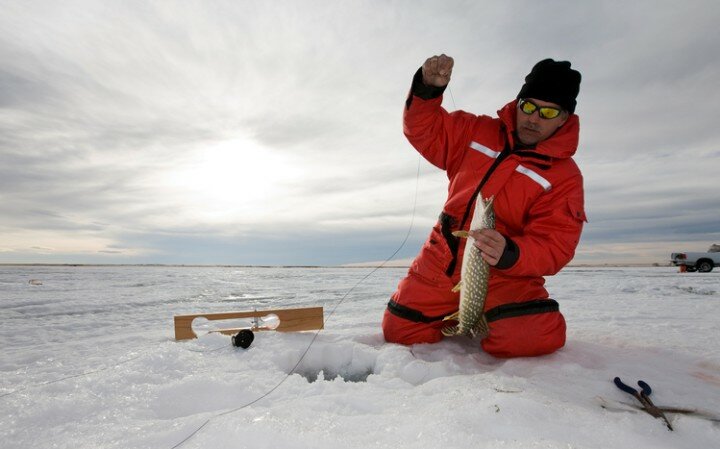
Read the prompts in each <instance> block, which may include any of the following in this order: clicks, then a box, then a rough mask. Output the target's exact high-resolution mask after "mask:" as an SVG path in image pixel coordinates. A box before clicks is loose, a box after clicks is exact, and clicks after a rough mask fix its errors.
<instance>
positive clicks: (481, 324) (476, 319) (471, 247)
mask: <svg viewBox="0 0 720 449" xmlns="http://www.w3.org/2000/svg"><path fill="white" fill-rule="evenodd" d="M494 199H495V197H494V196H492V197H490V198H489V199H487V200H484V199H483V198H482V195H478V199H477V202H476V204H475V212H474V213H473V219H472V221H471V222H470V229H471V230H473V231H476V230H479V229H495V211H494V208H493V201H494ZM453 235H454V236H455V237H460V238H465V239H466V240H465V253H464V254H463V260H462V267H461V270H460V282H459V283H458V284H457V285H456V286H455V287H453V289H452V290H453V291H454V292H457V291H459V292H460V305H459V308H458V311H457V312H455V313H453V314H451V315H448V316H446V317H445V318H444V319H443V320H444V321H447V320H455V321H457V323H458V324H457V325H454V326H453V325H450V326H446V327H444V328H442V329H441V332H442V334H443V335H444V336H446V337H452V336H455V335H469V336H471V337H473V338H474V337H480V338H485V337H487V336H488V334H489V333H490V327H489V326H488V323H487V319H486V317H485V313H483V309H484V308H485V298H486V297H487V292H488V283H489V280H490V265H488V263H487V262H486V261H485V260H484V259H483V258H482V256H481V254H480V253H481V252H480V250H479V249H478V248H477V247H476V246H475V239H474V238H472V237H471V236H470V234H469V231H455V232H453Z"/></svg>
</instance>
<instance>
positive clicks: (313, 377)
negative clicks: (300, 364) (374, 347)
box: [295, 368, 374, 383]
mask: <svg viewBox="0 0 720 449" xmlns="http://www.w3.org/2000/svg"><path fill="white" fill-rule="evenodd" d="M295 374H299V375H301V376H302V377H304V378H305V379H307V381H308V382H310V383H313V382H317V381H319V380H320V381H323V380H327V381H331V380H335V379H337V378H338V377H339V378H341V379H342V380H344V381H345V382H367V379H368V377H370V375H371V374H374V373H373V371H372V370H362V371H359V372H354V371H340V372H335V371H334V370H332V369H330V368H323V369H319V370H318V369H300V368H298V369H296V370H295Z"/></svg>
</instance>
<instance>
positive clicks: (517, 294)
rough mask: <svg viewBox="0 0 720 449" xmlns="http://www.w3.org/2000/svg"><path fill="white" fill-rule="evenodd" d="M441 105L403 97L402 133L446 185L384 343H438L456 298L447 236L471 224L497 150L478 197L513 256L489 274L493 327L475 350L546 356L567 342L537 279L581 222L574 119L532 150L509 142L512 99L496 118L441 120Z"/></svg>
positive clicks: (571, 246)
mask: <svg viewBox="0 0 720 449" xmlns="http://www.w3.org/2000/svg"><path fill="white" fill-rule="evenodd" d="M441 102H442V97H439V98H434V99H430V100H423V99H422V98H420V97H417V96H412V94H411V97H410V98H409V99H408V102H407V105H406V109H405V113H404V132H405V135H406V137H407V138H408V140H409V141H410V143H411V144H412V145H413V146H414V147H415V148H416V149H417V150H418V151H419V152H420V153H421V154H422V155H423V157H425V159H427V160H428V161H429V162H430V163H432V164H433V165H435V166H437V167H438V168H441V169H443V170H446V171H447V175H448V178H449V181H450V182H449V187H448V197H447V201H446V202H445V206H444V208H443V214H441V219H440V220H439V221H438V223H437V224H436V225H435V226H434V227H433V229H432V231H431V233H430V236H429V238H428V239H427V241H426V242H425V244H424V245H423V247H422V250H421V251H420V254H419V255H418V256H417V257H416V258H415V260H414V262H413V263H412V265H411V267H410V270H409V271H408V274H407V276H406V277H405V278H404V279H403V280H402V281H400V283H399V285H398V289H397V291H396V292H395V293H394V294H393V296H392V300H391V302H390V305H389V308H388V310H386V312H385V316H384V318H383V332H384V334H385V339H386V340H387V341H389V342H395V343H401V344H414V343H433V342H437V341H439V340H441V339H442V338H443V336H442V334H441V332H440V329H441V328H442V327H443V323H442V321H441V320H439V319H438V318H440V317H443V316H446V315H449V314H451V313H453V312H455V311H457V310H458V304H459V293H454V292H452V291H451V289H452V287H453V286H454V285H455V284H457V283H458V281H459V280H460V269H461V264H462V254H463V251H464V245H465V240H461V241H460V243H459V245H458V244H457V242H455V243H454V245H453V242H452V241H451V240H452V236H449V235H448V234H449V233H450V232H451V231H455V230H458V229H460V228H462V229H468V228H469V226H470V219H467V218H466V216H467V215H469V216H470V217H472V209H473V208H474V205H475V204H474V201H473V193H474V192H475V190H476V189H477V187H478V186H479V185H480V182H481V180H482V179H483V176H484V175H485V174H486V173H487V172H488V170H489V169H490V168H491V166H492V165H493V163H494V162H496V160H497V159H498V156H501V152H503V150H505V152H504V153H503V154H502V156H501V157H500V160H501V162H500V163H499V164H498V165H497V166H496V167H495V168H494V171H492V173H491V174H490V175H489V177H488V179H487V182H486V183H485V184H484V185H483V187H482V190H481V192H482V193H481V194H482V196H483V198H489V197H490V196H493V195H494V196H495V201H494V208H495V215H496V229H497V231H498V232H500V233H501V234H502V235H504V236H505V237H506V238H507V239H508V247H509V248H512V249H513V250H514V251H515V253H516V254H515V257H513V258H511V259H513V263H512V265H511V266H509V267H506V268H504V269H499V268H491V271H490V282H489V291H488V295H487V299H486V303H485V311H486V314H487V316H488V321H490V320H491V316H492V317H494V321H490V323H489V324H490V335H489V336H488V337H487V338H485V339H483V340H482V341H481V345H482V347H483V349H484V350H485V351H486V352H488V353H490V354H492V355H494V356H497V357H518V356H535V355H542V354H548V353H551V352H554V351H556V350H557V349H559V348H561V347H562V346H563V345H564V344H565V320H564V318H563V316H562V314H561V313H560V312H559V310H558V308H557V303H556V302H555V301H553V300H549V299H548V292H547V291H546V290H545V288H544V283H545V280H544V278H543V276H548V275H553V274H555V273H557V272H558V271H560V269H561V268H563V267H564V266H565V265H566V264H567V263H568V262H570V260H572V258H573V255H574V253H575V248H576V247H577V244H578V241H579V239H580V233H581V231H582V227H583V222H584V221H586V219H585V212H584V209H583V203H584V198H583V197H584V195H583V185H582V175H581V173H580V170H579V168H578V167H577V165H576V164H575V162H574V161H573V159H572V156H573V154H574V153H575V150H576V148H577V144H578V137H579V119H578V116H577V115H575V114H571V115H570V117H569V118H568V120H567V122H566V123H565V124H564V125H563V126H562V127H561V128H560V129H558V130H557V131H556V132H555V134H553V135H552V136H551V137H550V138H548V139H546V140H544V141H542V142H540V143H538V144H537V145H536V146H535V148H532V149H520V148H515V142H514V141H513V140H514V137H513V130H514V128H515V114H516V105H517V100H515V101H512V102H510V103H508V104H507V105H506V106H505V107H503V108H502V109H501V110H500V111H498V115H499V118H492V117H489V116H476V115H473V114H469V113H466V112H463V111H456V112H453V113H451V114H449V113H448V112H447V111H445V110H444V109H443V108H442V107H441ZM464 218H466V220H463V219H464ZM463 221H464V222H463ZM453 246H455V247H456V248H455V250H454V251H453V248H452V247H453ZM454 252H456V254H453V253H454ZM391 306H393V307H391ZM391 309H393V310H391ZM397 309H403V310H404V311H405V312H407V311H410V313H412V314H415V315H417V314H420V316H421V318H418V319H416V318H413V316H412V315H410V316H409V318H408V315H407V313H405V314H403V313H397V312H396V311H397ZM394 311H395V312H394ZM401 311H402V310H401ZM518 311H520V312H519V313H518ZM496 312H497V313H496Z"/></svg>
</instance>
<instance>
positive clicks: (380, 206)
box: [0, 0, 720, 265]
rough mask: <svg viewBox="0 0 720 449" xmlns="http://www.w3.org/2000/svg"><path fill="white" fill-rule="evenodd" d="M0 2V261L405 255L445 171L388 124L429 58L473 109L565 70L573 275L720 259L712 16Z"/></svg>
mask: <svg viewBox="0 0 720 449" xmlns="http://www.w3.org/2000/svg"><path fill="white" fill-rule="evenodd" d="M0 6H1V7H2V11H3V14H2V15H0V58H1V59H2V61H3V64H2V66H1V67H0V263H110V264H115V263H117V264H132V263H167V264H254V265H336V264H350V263H359V262H367V261H381V260H384V259H386V258H388V257H390V256H391V255H392V254H393V253H394V252H395V251H397V250H398V248H400V250H399V251H398V252H397V254H396V255H395V258H397V259H407V258H412V257H414V255H415V254H416V253H417V252H418V250H419V249H420V246H421V245H422V242H423V241H424V240H425V238H426V237H427V235H428V233H429V232H430V228H431V227H432V225H433V224H434V223H435V221H436V219H437V216H438V214H439V212H440V211H441V210H442V205H443V203H444V200H445V195H446V192H447V178H446V176H445V173H444V172H442V171H441V170H439V169H436V168H435V167H433V166H431V165H430V164H429V163H427V162H426V161H424V160H422V159H421V158H420V157H419V156H418V154H417V152H416V151H415V150H414V149H413V148H412V146H410V144H409V143H408V142H407V140H406V139H405V137H404V136H403V133H402V109H403V106H404V100H405V98H406V95H407V92H408V89H409V86H410V82H411V79H412V76H413V74H414V72H415V71H416V70H417V68H418V67H419V66H420V65H422V63H423V61H424V60H425V59H426V58H427V57H429V56H432V55H436V54H440V53H445V54H448V55H450V56H452V57H453V58H454V59H455V69H454V71H453V77H452V81H451V83H450V90H449V91H448V93H450V94H451V95H447V93H446V95H445V98H444V99H443V106H444V107H445V108H446V109H448V110H455V109H462V110H465V111H468V112H473V113H476V114H488V115H494V114H495V113H496V111H497V110H498V109H500V108H501V107H502V106H503V105H504V104H505V103H507V102H509V101H510V100H512V99H514V98H515V96H516V95H517V92H518V91H519V89H520V87H521V86H522V83H523V79H524V77H525V75H526V74H527V73H528V72H529V70H530V68H531V67H532V66H533V65H534V64H535V63H536V62H537V61H539V60H541V59H544V58H547V57H552V58H554V59H560V60H569V61H571V62H572V65H573V68H576V69H577V70H579V71H580V72H581V73H582V76H583V80H582V85H581V89H580V95H579V97H578V107H577V109H576V113H577V114H578V115H579V116H580V122H581V131H580V146H579V148H578V152H577V154H576V156H575V159H576V161H577V163H578V165H579V166H580V168H581V170H582V172H583V176H584V180H585V192H586V198H585V200H586V204H585V207H586V212H587V216H588V219H589V222H588V223H587V224H586V226H585V229H584V232H583V236H582V239H581V242H580V245H579V247H578V249H577V252H576V257H575V260H574V263H578V264H580V263H667V262H668V261H669V256H670V253H671V252H677V251H705V250H707V248H708V247H709V246H710V245H711V244H713V243H720V189H719V188H720V175H719V173H720V145H718V142H719V141H720V127H718V126H717V121H718V117H720V115H718V113H717V111H715V110H714V108H715V106H716V105H720V91H719V89H718V86H719V84H718V81H720V45H718V44H717V43H718V42H720V27H719V26H718V25H717V24H718V23H720V5H718V4H717V2H715V1H687V2H677V1H674V2H670V1H663V0H659V1H650V0H641V1H635V2H626V1H597V2H571V1H544V2H537V1H519V0H518V1H513V0H510V1H503V2H500V1H497V2H490V1H483V2H481V1H446V2H436V1H411V0H404V1H401V0H398V1H379V0H378V1H352V0H351V1H342V2H338V1H304V0H299V1H241V0H237V1H183V2H177V1H146V0H143V1H123V2H111V1H66V2H55V1H32V0H30V1H23V2H15V1H7V0H0ZM406 236H407V237H408V238H407V241H406V242H405V243H404V244H403V241H404V240H405V238H406Z"/></svg>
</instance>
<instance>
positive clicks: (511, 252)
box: [495, 236, 520, 270]
mask: <svg viewBox="0 0 720 449" xmlns="http://www.w3.org/2000/svg"><path fill="white" fill-rule="evenodd" d="M503 237H505V249H504V250H503V253H502V255H501V256H500V259H498V262H497V263H496V264H495V268H498V269H500V270H507V269H508V268H512V266H513V265H515V263H516V262H517V261H518V259H519V258H520V248H518V246H517V244H516V243H515V242H514V241H513V240H512V239H511V238H510V237H507V236H503Z"/></svg>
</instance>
